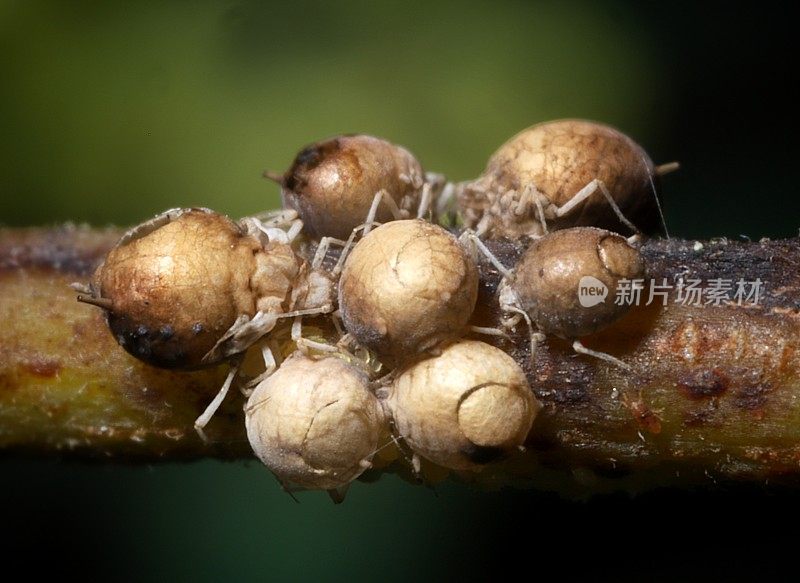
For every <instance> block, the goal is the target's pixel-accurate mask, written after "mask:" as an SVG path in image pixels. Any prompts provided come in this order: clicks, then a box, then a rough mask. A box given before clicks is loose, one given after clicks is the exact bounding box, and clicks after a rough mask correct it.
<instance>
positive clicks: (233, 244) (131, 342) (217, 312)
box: [79, 209, 300, 368]
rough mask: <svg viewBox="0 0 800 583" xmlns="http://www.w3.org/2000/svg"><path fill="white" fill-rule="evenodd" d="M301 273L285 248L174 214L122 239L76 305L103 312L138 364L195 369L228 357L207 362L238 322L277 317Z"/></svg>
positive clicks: (211, 217)
mask: <svg viewBox="0 0 800 583" xmlns="http://www.w3.org/2000/svg"><path fill="white" fill-rule="evenodd" d="M299 269H300V261H299V260H298V258H297V257H296V256H295V254H294V252H293V251H292V249H291V248H290V247H289V246H288V245H284V244H281V243H272V244H268V245H267V246H266V247H265V246H263V245H262V243H261V242H260V241H258V240H257V239H256V238H255V237H253V236H251V235H250V234H248V233H247V232H246V231H245V230H244V229H243V228H242V227H241V226H240V225H238V224H236V223H234V222H233V221H231V220H230V219H228V218H227V217H225V216H223V215H220V214H217V213H215V212H213V211H210V210H208V209H176V210H173V211H168V212H167V213H164V214H163V215H160V216H159V217H157V218H156V219H154V220H153V221H150V222H147V223H145V224H144V225H142V226H140V227H137V228H136V229H134V230H133V231H131V232H130V233H128V234H127V235H126V236H125V237H123V238H122V240H121V241H120V242H119V243H118V244H117V245H116V246H115V247H114V248H113V249H112V250H111V251H110V252H109V253H108V255H107V256H106V258H105V261H104V262H103V263H102V265H100V267H98V269H97V271H96V272H95V274H94V276H93V279H92V282H91V285H90V289H89V292H90V297H83V296H81V297H79V300H81V301H85V302H89V303H94V304H96V305H99V306H100V307H102V308H104V309H105V311H106V317H107V319H108V325H109V327H110V328H111V331H112V332H113V333H114V336H115V337H116V338H117V340H118V341H119V343H120V344H121V345H122V346H123V347H124V348H125V349H126V350H128V351H129V352H130V353H131V354H133V355H134V356H136V357H137V358H139V359H140V360H144V361H145V362H147V363H148V364H152V365H155V366H159V367H164V368H195V367H198V366H205V365H211V364H216V363H217V362H220V361H221V360H223V359H224V358H225V356H227V355H224V354H220V355H216V356H215V357H214V358H206V355H208V354H209V352H210V351H211V349H212V348H213V347H214V346H215V345H216V344H217V342H218V341H219V339H220V338H221V337H222V336H223V335H224V334H225V333H226V332H227V331H228V329H230V328H231V326H233V325H234V323H235V322H236V320H237V319H238V318H239V317H240V316H243V315H244V316H247V317H252V316H253V315H255V314H256V313H257V312H258V311H264V312H270V313H276V312H280V311H281V310H282V309H283V307H284V305H285V302H286V299H287V297H288V294H289V292H290V290H291V285H292V282H293V281H294V280H295V279H296V277H297V274H298V272H299ZM255 274H259V275H260V277H258V278H257V279H256V282H255V283H256V285H255V286H252V285H251V282H252V279H253V276H254V275H255Z"/></svg>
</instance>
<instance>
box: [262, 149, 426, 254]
mask: <svg viewBox="0 0 800 583" xmlns="http://www.w3.org/2000/svg"><path fill="white" fill-rule="evenodd" d="M266 175H267V176H268V177H270V178H273V179H274V180H276V181H278V182H279V183H280V184H281V195H282V198H283V202H284V206H285V207H288V208H292V209H295V210H296V211H297V213H298V214H299V216H300V219H301V220H302V221H303V223H304V225H305V231H306V233H307V234H308V235H309V236H310V237H313V238H316V239H321V238H323V237H333V238H335V239H340V240H343V239H347V238H348V237H349V236H350V234H351V233H352V231H353V229H355V228H356V227H358V226H359V225H361V224H362V223H364V222H367V221H369V222H371V221H372V220H375V221H377V222H380V223H383V222H387V221H390V220H392V219H397V218H409V217H414V216H417V215H418V213H421V214H424V213H425V212H427V207H428V206H429V205H430V197H431V196H432V193H431V192H430V190H429V188H430V187H431V185H430V184H428V177H426V175H425V173H424V172H423V170H422V166H421V165H420V163H419V162H418V161H417V159H416V158H415V157H414V156H413V155H412V154H411V153H410V152H409V151H408V150H406V149H405V148H403V147H401V146H398V145H396V144H392V143H391V142H387V141H386V140H382V139H380V138H375V137H372V136H367V135H346V136H338V137H335V138H330V139H327V140H323V141H321V142H316V143H314V144H311V145H309V146H306V147H305V148H303V149H302V150H301V151H300V153H298V154H297V157H296V158H295V160H294V162H293V163H292V165H291V167H290V168H289V169H288V170H287V171H286V173H285V174H283V175H279V176H275V175H272V174H269V173H267V174H266ZM371 211H372V214H371ZM368 217H369V218H368Z"/></svg>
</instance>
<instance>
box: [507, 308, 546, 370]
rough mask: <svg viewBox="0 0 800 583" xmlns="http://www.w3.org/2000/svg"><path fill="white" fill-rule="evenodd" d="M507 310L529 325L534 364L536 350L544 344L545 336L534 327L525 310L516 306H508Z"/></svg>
mask: <svg viewBox="0 0 800 583" xmlns="http://www.w3.org/2000/svg"><path fill="white" fill-rule="evenodd" d="M506 309H507V310H508V311H509V312H514V313H516V314H518V315H519V316H522V318H523V319H524V320H525V323H526V324H527V325H528V333H529V334H530V343H531V362H533V360H534V357H535V356H536V350H537V349H538V348H539V344H540V343H542V342H544V340H545V338H546V337H545V335H544V334H542V333H541V332H539V331H537V330H536V328H534V326H533V322H532V321H531V317H530V316H529V315H528V313H527V312H525V311H524V310H520V309H519V308H517V307H516V306H507V307H506Z"/></svg>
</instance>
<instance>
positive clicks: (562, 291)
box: [478, 227, 645, 367]
mask: <svg viewBox="0 0 800 583" xmlns="http://www.w3.org/2000/svg"><path fill="white" fill-rule="evenodd" d="M478 245H479V247H481V249H482V250H483V251H484V252H485V253H488V251H487V250H486V248H485V246H483V245H482V244H480V241H478ZM489 258H490V259H491V260H492V261H493V263H494V264H495V266H496V267H497V268H498V269H499V270H500V271H501V273H503V276H504V277H503V279H502V281H501V282H500V286H499V288H498V295H499V302H500V308H501V310H502V311H503V312H505V313H506V314H508V316H509V318H508V319H507V321H506V323H505V325H506V326H508V327H513V326H514V325H516V324H517V323H518V322H519V319H520V318H524V319H525V320H526V321H527V322H528V324H529V326H530V327H531V331H532V341H533V343H532V350H533V349H535V344H536V342H538V341H541V340H543V339H544V336H545V335H548V334H552V335H554V336H558V337H560V338H565V339H569V340H573V341H574V343H573V347H574V349H575V350H576V351H577V352H581V353H584V354H590V355H592V356H597V357H600V358H603V359H605V360H609V361H612V362H614V363H615V364H619V365H621V366H623V367H627V365H625V364H624V363H622V362H620V361H619V360H617V359H615V358H613V357H612V356H609V355H607V354H604V353H599V352H595V351H591V350H589V349H588V348H586V347H584V346H583V345H582V344H581V343H580V341H579V340H578V338H581V337H582V336H587V335H589V334H593V333H594V332H597V331H598V330H601V329H603V328H605V327H607V326H609V325H610V324H612V323H613V322H615V321H616V320H618V319H619V318H621V317H622V316H624V315H625V314H626V313H627V312H628V310H630V309H631V304H630V303H628V302H617V301H616V298H617V291H618V289H619V286H620V282H621V281H622V280H628V281H629V282H630V285H631V286H634V285H641V282H639V283H638V284H637V283H636V282H635V281H634V280H637V279H638V280H641V279H642V278H643V277H644V272H645V265H644V260H643V259H642V256H641V254H640V253H639V251H638V250H637V249H636V248H634V247H633V246H631V245H630V243H629V242H628V241H627V240H626V239H625V238H624V237H622V236H621V235H618V234H616V233H612V232H610V231H606V230H604V229H597V228H594V227H576V228H573V229H564V230H561V231H556V232H554V233H550V234H549V235H546V236H544V237H541V238H539V239H536V240H534V241H533V243H532V244H531V246H530V247H529V248H528V249H527V251H525V253H524V254H523V255H522V257H521V258H520V260H519V262H518V263H517V264H516V266H515V267H514V268H513V269H511V270H509V269H507V268H506V267H504V266H503V265H502V264H500V263H499V262H498V261H497V259H496V258H494V257H493V256H491V254H489ZM534 329H535V330H537V331H538V333H534Z"/></svg>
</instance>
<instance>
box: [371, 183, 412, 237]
mask: <svg viewBox="0 0 800 583" xmlns="http://www.w3.org/2000/svg"><path fill="white" fill-rule="evenodd" d="M381 201H383V202H384V203H386V206H387V207H389V210H390V211H391V213H392V216H393V217H394V218H395V219H404V218H406V215H405V214H404V213H403V211H401V210H400V207H398V206H397V203H396V202H395V200H394V199H393V198H392V197H391V196H390V195H389V193H388V192H386V190H384V189H381V190H379V191H378V192H376V193H375V197H374V198H373V199H372V206H370V207H369V212H368V213H367V218H366V219H365V220H364V225H366V226H365V227H364V236H365V237H366V236H367V235H368V234H369V232H370V230H371V229H372V223H374V222H375V216H376V215H377V214H378V206H379V205H380V204H381Z"/></svg>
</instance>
